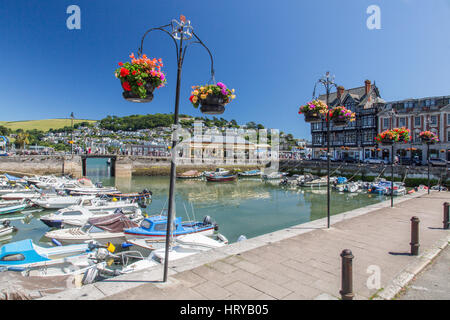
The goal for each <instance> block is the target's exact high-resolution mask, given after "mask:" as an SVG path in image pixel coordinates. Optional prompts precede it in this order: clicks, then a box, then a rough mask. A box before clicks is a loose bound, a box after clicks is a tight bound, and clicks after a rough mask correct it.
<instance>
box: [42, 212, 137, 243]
mask: <svg viewBox="0 0 450 320" xmlns="http://www.w3.org/2000/svg"><path fill="white" fill-rule="evenodd" d="M138 226H139V225H138V224H137V223H136V222H134V221H132V220H131V219H129V218H128V217H126V216H124V215H123V214H121V213H115V214H112V215H109V216H105V217H100V218H91V219H89V220H88V221H87V223H86V224H85V225H84V226H83V227H81V228H69V229H59V230H54V231H50V232H47V233H46V234H45V237H47V238H49V239H56V240H57V241H59V242H61V243H63V244H64V243H66V244H70V243H84V242H86V241H90V240H93V241H96V242H98V243H100V244H103V245H106V244H107V243H108V242H110V243H112V244H114V245H120V244H122V243H123V242H125V234H124V232H123V231H124V229H130V228H137V227H138Z"/></svg>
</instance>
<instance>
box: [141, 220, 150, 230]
mask: <svg viewBox="0 0 450 320" xmlns="http://www.w3.org/2000/svg"><path fill="white" fill-rule="evenodd" d="M151 226H152V223H151V222H150V221H148V220H143V221H142V222H141V227H142V228H144V229H150V227H151Z"/></svg>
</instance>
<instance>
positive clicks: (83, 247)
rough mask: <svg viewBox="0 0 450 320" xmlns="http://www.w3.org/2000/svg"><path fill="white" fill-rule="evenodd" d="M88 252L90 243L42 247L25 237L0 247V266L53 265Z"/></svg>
mask: <svg viewBox="0 0 450 320" xmlns="http://www.w3.org/2000/svg"><path fill="white" fill-rule="evenodd" d="M90 252H91V245H90V244H78V245H68V246H56V247H50V248H44V247H41V246H38V245H36V244H34V243H33V241H32V240H31V239H25V240H21V241H16V242H12V243H8V244H5V245H3V246H2V247H1V248H0V267H8V268H11V267H19V268H32V267H39V266H46V265H54V264H58V263H63V262H67V261H69V260H70V259H71V258H75V257H76V258H79V257H80V256H83V255H87V254H89V253H90Z"/></svg>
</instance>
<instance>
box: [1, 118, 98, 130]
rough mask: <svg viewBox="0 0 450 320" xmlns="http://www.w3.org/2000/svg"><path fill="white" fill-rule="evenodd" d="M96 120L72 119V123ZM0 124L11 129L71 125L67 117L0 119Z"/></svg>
mask: <svg viewBox="0 0 450 320" xmlns="http://www.w3.org/2000/svg"><path fill="white" fill-rule="evenodd" d="M86 121H87V122H90V123H94V122H97V121H96V120H83V119H74V120H73V124H76V123H80V122H86ZM0 125H1V126H5V127H7V128H8V129H11V130H17V129H22V130H24V131H26V130H33V129H37V130H42V131H48V130H49V129H60V128H64V127H65V126H68V127H69V126H70V125H71V120H70V118H69V119H44V120H25V121H0Z"/></svg>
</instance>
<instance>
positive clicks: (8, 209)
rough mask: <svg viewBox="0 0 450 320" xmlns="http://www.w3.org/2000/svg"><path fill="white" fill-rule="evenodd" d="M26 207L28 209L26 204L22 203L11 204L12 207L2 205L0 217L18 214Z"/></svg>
mask: <svg viewBox="0 0 450 320" xmlns="http://www.w3.org/2000/svg"><path fill="white" fill-rule="evenodd" d="M27 207H28V203H26V202H24V201H22V202H20V203H17V204H12V205H4V206H1V207H0V215H1V214H8V213H16V212H20V211H22V210H24V209H25V208H27Z"/></svg>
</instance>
